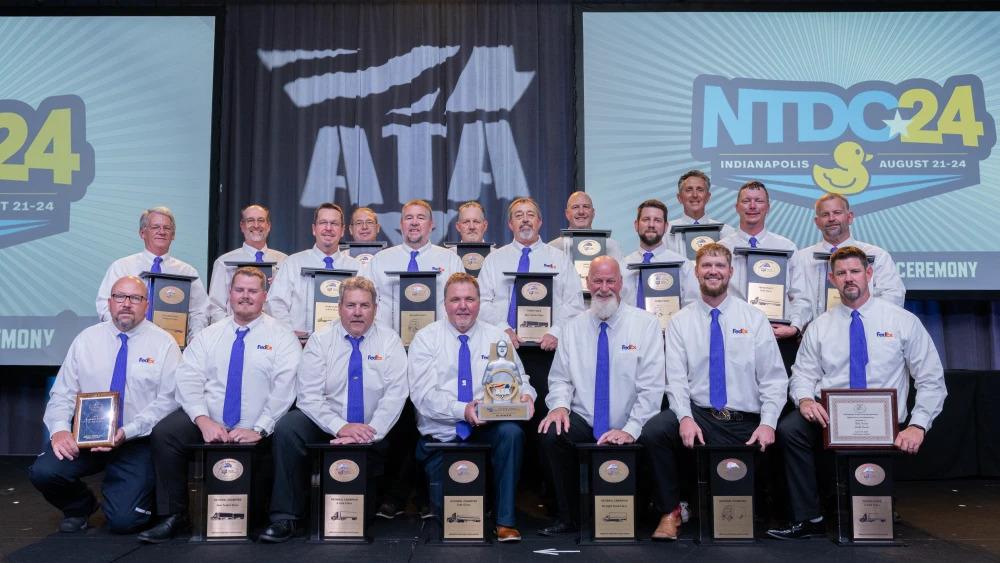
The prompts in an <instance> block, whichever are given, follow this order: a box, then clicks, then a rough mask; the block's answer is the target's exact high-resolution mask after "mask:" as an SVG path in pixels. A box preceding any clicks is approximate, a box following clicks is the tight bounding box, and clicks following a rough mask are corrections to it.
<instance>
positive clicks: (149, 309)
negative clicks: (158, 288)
mask: <svg viewBox="0 0 1000 563" xmlns="http://www.w3.org/2000/svg"><path fill="white" fill-rule="evenodd" d="M160 262H163V258H160V257H159V256H157V257H155V258H153V267H152V268H150V269H149V271H150V272H152V273H154V274H162V273H163V270H162V269H161V268H160ZM146 283H147V284H148V285H149V288H148V289H147V290H146V320H147V321H151V320H153V280H152V279H147V280H146Z"/></svg>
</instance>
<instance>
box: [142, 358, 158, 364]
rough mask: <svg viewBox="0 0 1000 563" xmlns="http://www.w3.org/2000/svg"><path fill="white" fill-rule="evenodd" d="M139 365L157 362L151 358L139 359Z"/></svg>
mask: <svg viewBox="0 0 1000 563" xmlns="http://www.w3.org/2000/svg"><path fill="white" fill-rule="evenodd" d="M139 363H140V364H155V363H156V360H154V359H153V358H151V357H150V358H139Z"/></svg>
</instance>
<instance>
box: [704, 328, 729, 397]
mask: <svg viewBox="0 0 1000 563" xmlns="http://www.w3.org/2000/svg"><path fill="white" fill-rule="evenodd" d="M709 334H710V335H711V336H710V337H709V341H708V400H709V402H711V403H712V408H713V409H715V410H717V411H721V410H722V409H724V408H726V344H725V342H723V340H722V326H721V325H720V324H719V310H718V309H712V326H711V329H710V330H709Z"/></svg>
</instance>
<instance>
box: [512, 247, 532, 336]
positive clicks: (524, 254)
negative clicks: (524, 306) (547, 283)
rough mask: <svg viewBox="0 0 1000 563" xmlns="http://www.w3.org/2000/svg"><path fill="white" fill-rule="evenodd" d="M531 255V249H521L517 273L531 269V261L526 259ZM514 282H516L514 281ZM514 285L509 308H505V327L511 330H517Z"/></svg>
mask: <svg viewBox="0 0 1000 563" xmlns="http://www.w3.org/2000/svg"><path fill="white" fill-rule="evenodd" d="M530 253H531V249H530V248H528V247H524V248H522V249H521V259H520V260H518V261H517V271H518V272H527V271H528V270H529V269H530V268H531V259H530V258H528V254H530ZM515 282H516V280H515ZM515 286H517V283H515V284H514V285H513V286H511V288H510V306H509V307H508V308H507V326H509V327H510V328H513V329H515V330H516V329H517V292H516V291H515Z"/></svg>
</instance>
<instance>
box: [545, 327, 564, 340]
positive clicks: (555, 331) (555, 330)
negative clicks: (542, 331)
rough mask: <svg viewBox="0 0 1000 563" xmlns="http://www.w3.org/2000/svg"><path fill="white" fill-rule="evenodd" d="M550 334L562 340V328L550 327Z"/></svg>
mask: <svg viewBox="0 0 1000 563" xmlns="http://www.w3.org/2000/svg"><path fill="white" fill-rule="evenodd" d="M548 333H549V334H551V335H552V336H554V337H555V338H556V339H558V340H562V327H560V326H550V327H549V332H548Z"/></svg>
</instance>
